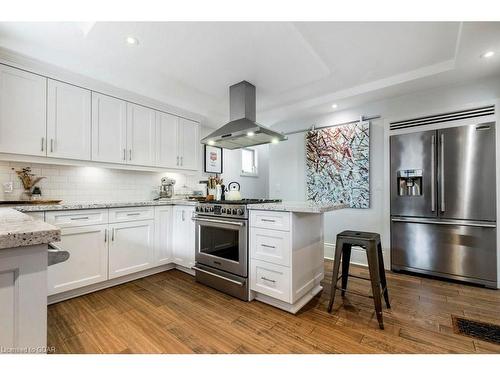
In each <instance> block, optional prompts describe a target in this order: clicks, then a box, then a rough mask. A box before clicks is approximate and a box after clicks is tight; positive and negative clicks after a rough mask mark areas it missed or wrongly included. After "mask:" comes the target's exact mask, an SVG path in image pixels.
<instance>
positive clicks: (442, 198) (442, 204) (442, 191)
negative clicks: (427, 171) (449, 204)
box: [439, 133, 446, 212]
mask: <svg viewBox="0 0 500 375" xmlns="http://www.w3.org/2000/svg"><path fill="white" fill-rule="evenodd" d="M440 143H441V153H440V154H441V155H440V156H441V157H440V162H441V168H440V171H439V173H440V177H441V182H440V186H439V188H440V189H441V208H440V209H441V212H444V211H445V209H446V207H445V203H444V134H443V133H441V136H440Z"/></svg>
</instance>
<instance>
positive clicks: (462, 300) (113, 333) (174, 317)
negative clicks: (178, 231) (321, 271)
mask: <svg viewBox="0 0 500 375" xmlns="http://www.w3.org/2000/svg"><path fill="white" fill-rule="evenodd" d="M331 270H332V263H331V262H328V261H327V262H326V263H325V271H326V274H325V281H324V282H323V285H324V287H325V289H324V290H323V292H322V294H321V295H319V296H317V297H316V298H315V299H314V300H312V301H311V302H310V303H309V304H308V305H307V306H305V307H304V308H303V309H302V310H301V311H300V312H299V313H298V314H297V315H296V316H294V315H291V314H288V313H286V312H283V311H281V310H278V309H275V308H273V307H270V306H268V305H265V304H263V303H260V302H257V301H253V302H250V303H248V302H242V301H239V300H237V299H235V298H232V297H229V296H227V295H225V294H222V293H220V292H218V291H216V290H213V289H211V288H208V287H205V286H203V285H201V284H198V283H196V282H195V281H194V278H193V277H192V276H189V275H187V274H185V273H182V272H180V271H177V270H173V271H167V272H163V273H160V274H156V275H153V276H149V277H145V278H143V279H140V280H137V281H133V282H130V283H127V284H124V285H120V286H116V287H113V288H109V289H106V290H102V291H98V292H95V293H92V294H88V295H85V296H82V297H78V298H74V299H71V300H68V301H64V302H60V303H57V304H54V305H51V306H49V309H48V346H49V347H51V346H53V347H54V348H55V352H56V353H500V345H494V344H490V343H488V342H484V341H480V340H475V339H472V338H468V337H464V336H460V335H456V334H454V333H453V328H452V322H451V315H452V314H455V315H459V316H466V317H470V318H474V319H476V320H482V321H486V322H491V323H495V324H500V291H494V290H487V289H482V288H477V287H472V286H468V285H462V284H454V283H448V282H443V281H438V280H431V279H423V278H419V277H415V276H409V275H403V274H396V273H391V272H389V273H388V274H387V278H388V286H389V296H390V300H391V305H392V308H391V309H390V310H387V309H384V323H385V330H383V331H382V330H380V329H379V328H378V324H377V320H376V317H375V314H374V310H373V304H372V300H371V299H367V298H363V297H358V296H355V295H352V294H351V295H346V297H345V298H342V297H341V296H340V294H338V295H337V297H336V301H335V305H334V312H333V313H332V314H328V312H327V311H326V309H327V306H328V298H329V292H330V279H331ZM351 273H353V274H358V275H362V276H368V271H367V270H366V269H365V268H363V267H354V266H353V267H351ZM348 288H352V289H353V290H356V291H359V292H366V293H367V292H369V288H370V286H369V282H366V281H362V280H356V279H354V278H351V279H350V280H349V286H348Z"/></svg>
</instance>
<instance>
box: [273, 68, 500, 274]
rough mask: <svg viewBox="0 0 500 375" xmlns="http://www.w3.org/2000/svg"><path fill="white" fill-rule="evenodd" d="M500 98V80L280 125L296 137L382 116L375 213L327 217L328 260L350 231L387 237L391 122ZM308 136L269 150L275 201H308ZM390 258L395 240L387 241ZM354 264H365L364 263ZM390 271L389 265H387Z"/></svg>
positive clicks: (375, 130) (376, 125)
mask: <svg viewBox="0 0 500 375" xmlns="http://www.w3.org/2000/svg"><path fill="white" fill-rule="evenodd" d="M498 97H500V77H498V78H496V79H491V78H490V79H488V80H483V81H477V82H473V83H469V84H463V85H456V86H450V87H445V88H440V89H433V90H427V91H422V92H417V93H413V94H409V95H404V96H399V97H395V98H390V99H386V100H382V101H377V102H372V103H367V104H365V105H362V106H360V107H357V108H352V109H349V110H346V111H339V112H335V113H332V114H330V115H327V116H321V117H312V118H305V119H296V120H293V121H286V122H283V123H278V124H275V126H273V128H275V129H278V130H280V131H285V132H286V131H292V130H297V129H302V128H307V127H310V126H311V125H312V124H315V125H316V126H325V125H333V124H335V123H340V122H343V121H350V120H353V119H357V118H359V117H360V116H361V115H365V116H369V115H381V118H380V119H377V120H373V121H372V122H371V126H370V192H371V203H370V208H369V209H345V210H341V211H334V212H331V213H328V214H326V215H325V256H327V257H331V256H332V254H333V244H334V242H335V236H336V235H337V233H339V232H340V231H342V230H345V229H348V228H349V229H357V230H363V231H373V232H378V233H381V234H382V235H383V234H384V233H387V228H386V222H387V220H386V219H387V218H385V215H386V213H385V211H384V207H385V199H388V194H389V192H388V191H386V189H385V188H384V173H385V168H386V167H387V166H385V161H384V154H385V152H386V147H387V146H386V145H385V135H384V126H386V125H385V124H386V122H387V120H389V119H390V120H396V119H405V118H411V117H414V116H420V115H423V114H433V113H440V112H441V111H443V110H449V109H450V108H461V107H463V108H468V106H469V105H474V104H476V103H478V102H482V101H488V100H493V99H495V98H498ZM304 136H305V135H304V133H302V134H297V135H293V136H290V137H289V140H288V141H286V142H282V143H280V144H277V145H270V146H269V158H270V164H269V195H270V197H271V198H282V199H287V200H303V199H305V196H306V193H305V190H306V186H305V181H306V180H305V143H304ZM382 243H383V247H384V251H385V252H386V254H385V255H387V253H388V248H389V243H390V239H389V238H388V236H387V235H385V236H384V235H383V236H382ZM359 255H360V254H357V255H356V254H353V260H354V261H359V262H361V263H364V262H365V260H364V258H359V259H356V256H359ZM386 265H387V264H386Z"/></svg>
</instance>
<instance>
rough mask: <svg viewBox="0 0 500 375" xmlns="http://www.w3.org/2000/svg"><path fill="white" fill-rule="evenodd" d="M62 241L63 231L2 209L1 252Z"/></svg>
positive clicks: (29, 217) (20, 213) (0, 213)
mask: <svg viewBox="0 0 500 375" xmlns="http://www.w3.org/2000/svg"><path fill="white" fill-rule="evenodd" d="M60 240H61V230H60V229H59V228H57V227H55V226H53V225H51V224H47V223H45V222H43V221H41V220H37V219H34V218H32V217H31V216H28V215H26V214H23V213H22V212H19V211H17V210H15V209H12V208H0V251H1V250H5V249H11V248H16V247H24V246H33V245H43V244H48V243H50V242H58V241H60Z"/></svg>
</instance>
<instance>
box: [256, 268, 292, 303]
mask: <svg viewBox="0 0 500 375" xmlns="http://www.w3.org/2000/svg"><path fill="white" fill-rule="evenodd" d="M250 274H251V275H250V283H251V285H250V288H251V289H252V290H254V291H256V292H260V293H263V294H265V295H268V296H270V297H273V298H276V299H279V300H281V301H284V302H291V298H290V297H291V296H290V286H291V280H290V268H288V267H283V266H278V265H276V264H272V263H267V262H262V261H260V260H255V259H252V267H251V270H250Z"/></svg>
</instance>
